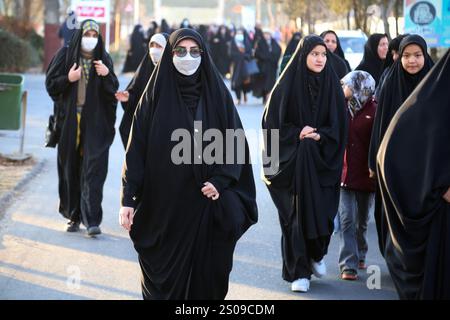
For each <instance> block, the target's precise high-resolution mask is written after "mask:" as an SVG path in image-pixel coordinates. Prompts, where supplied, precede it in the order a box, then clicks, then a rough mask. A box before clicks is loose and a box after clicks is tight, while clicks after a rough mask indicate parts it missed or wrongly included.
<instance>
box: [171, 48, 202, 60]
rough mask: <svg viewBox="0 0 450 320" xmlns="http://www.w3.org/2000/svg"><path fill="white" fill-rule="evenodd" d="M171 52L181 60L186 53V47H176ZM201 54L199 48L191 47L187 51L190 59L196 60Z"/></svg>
mask: <svg viewBox="0 0 450 320" xmlns="http://www.w3.org/2000/svg"><path fill="white" fill-rule="evenodd" d="M172 52H173V53H175V55H176V56H177V57H180V58H183V57H185V56H186V54H187V53H188V50H187V48H186V47H181V46H177V47H175V49H173V51H172ZM202 53H203V50H202V49H200V48H199V47H192V48H190V50H189V54H190V55H191V57H192V58H198V57H200V55H201V54H202Z"/></svg>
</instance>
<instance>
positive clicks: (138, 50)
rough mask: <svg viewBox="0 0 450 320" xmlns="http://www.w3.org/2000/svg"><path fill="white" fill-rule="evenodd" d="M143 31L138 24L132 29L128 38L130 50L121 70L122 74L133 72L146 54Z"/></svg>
mask: <svg viewBox="0 0 450 320" xmlns="http://www.w3.org/2000/svg"><path fill="white" fill-rule="evenodd" d="M143 30H144V29H143V28H142V26H141V25H140V24H138V25H136V26H135V27H134V30H133V33H132V34H131V38H130V49H129V50H128V53H127V58H126V59H125V64H124V66H123V70H122V72H123V73H127V72H135V71H136V70H137V68H138V67H139V63H140V62H141V61H142V59H143V58H144V56H145V54H146V52H147V50H146V42H145V36H144V31H143Z"/></svg>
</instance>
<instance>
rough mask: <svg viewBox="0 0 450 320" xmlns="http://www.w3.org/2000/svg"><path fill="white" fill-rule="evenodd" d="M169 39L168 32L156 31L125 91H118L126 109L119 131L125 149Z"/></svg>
mask: <svg viewBox="0 0 450 320" xmlns="http://www.w3.org/2000/svg"><path fill="white" fill-rule="evenodd" d="M168 39H169V35H168V34H167V33H156V34H154V35H153V37H152V38H151V39H150V42H149V53H148V54H146V55H145V57H144V58H143V59H142V61H141V64H140V65H139V67H138V69H137V71H136V73H135V74H134V77H133V79H131V81H130V83H129V84H128V86H127V88H126V89H125V91H121V92H117V93H116V98H117V100H118V101H120V102H121V103H122V107H123V111H124V113H123V118H122V121H121V122H120V126H119V132H120V138H121V139H122V143H123V146H124V148H125V149H126V148H127V144H128V136H129V135H130V130H131V123H132V122H133V115H134V112H135V111H136V106H137V104H138V102H139V99H140V98H141V96H142V93H143V92H144V89H145V86H146V85H147V83H148V80H149V79H150V76H151V75H152V73H153V70H155V66H156V65H157V64H158V62H159V60H160V59H161V56H162V53H163V52H164V48H165V47H166V44H167V40H168Z"/></svg>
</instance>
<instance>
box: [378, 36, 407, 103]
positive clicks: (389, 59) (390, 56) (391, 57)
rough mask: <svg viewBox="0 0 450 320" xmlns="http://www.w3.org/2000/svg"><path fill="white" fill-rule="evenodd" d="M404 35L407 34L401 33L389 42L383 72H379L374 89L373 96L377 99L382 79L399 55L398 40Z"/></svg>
mask: <svg viewBox="0 0 450 320" xmlns="http://www.w3.org/2000/svg"><path fill="white" fill-rule="evenodd" d="M406 36H407V34H401V35H399V36H398V37H396V38H394V39H392V40H391V41H390V42H389V46H388V52H387V54H386V59H385V60H384V65H383V73H382V74H381V77H380V81H378V85H377V88H376V89H375V97H376V98H377V100H378V97H379V95H380V90H381V87H382V86H383V83H384V80H385V79H386V76H387V74H388V73H389V70H390V68H391V66H392V65H393V64H394V62H395V61H396V60H397V59H398V57H399V55H398V50H399V48H400V42H401V41H402V40H403V38H404V37H406Z"/></svg>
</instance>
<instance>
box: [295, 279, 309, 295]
mask: <svg viewBox="0 0 450 320" xmlns="http://www.w3.org/2000/svg"><path fill="white" fill-rule="evenodd" d="M291 290H292V291H300V292H308V290H309V280H308V279H306V278H300V279H297V280H295V281H294V282H292V283H291Z"/></svg>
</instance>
